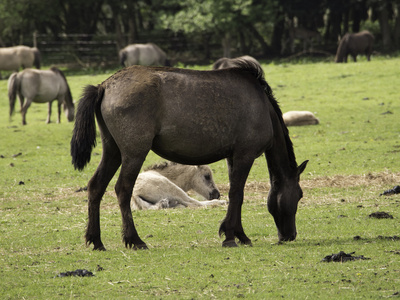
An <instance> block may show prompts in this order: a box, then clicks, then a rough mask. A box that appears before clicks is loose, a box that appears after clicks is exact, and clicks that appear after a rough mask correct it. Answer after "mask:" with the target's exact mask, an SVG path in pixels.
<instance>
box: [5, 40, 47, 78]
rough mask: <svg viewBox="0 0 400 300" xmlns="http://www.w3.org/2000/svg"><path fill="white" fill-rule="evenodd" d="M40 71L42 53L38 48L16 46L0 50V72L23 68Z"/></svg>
mask: <svg viewBox="0 0 400 300" xmlns="http://www.w3.org/2000/svg"><path fill="white" fill-rule="evenodd" d="M32 66H35V67H36V68H37V69H40V52H39V50H38V49H37V48H30V47H27V46H15V47H8V48H0V71H1V70H3V71H16V72H18V71H19V69H20V68H21V67H22V68H23V69H25V68H32Z"/></svg>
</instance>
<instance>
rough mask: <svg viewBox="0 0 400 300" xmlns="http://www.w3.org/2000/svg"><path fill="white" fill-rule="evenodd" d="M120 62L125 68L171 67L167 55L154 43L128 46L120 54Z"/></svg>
mask: <svg viewBox="0 0 400 300" xmlns="http://www.w3.org/2000/svg"><path fill="white" fill-rule="evenodd" d="M119 60H120V63H121V65H122V66H123V67H128V66H133V65H142V66H170V62H169V61H168V59H167V54H165V52H164V51H163V50H161V48H160V47H158V46H157V45H155V44H153V43H147V44H132V45H128V46H126V47H125V48H124V49H122V50H121V51H120V52H119Z"/></svg>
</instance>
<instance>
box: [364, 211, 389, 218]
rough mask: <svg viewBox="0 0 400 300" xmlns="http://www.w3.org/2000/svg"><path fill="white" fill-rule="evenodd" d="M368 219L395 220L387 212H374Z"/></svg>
mask: <svg viewBox="0 0 400 300" xmlns="http://www.w3.org/2000/svg"><path fill="white" fill-rule="evenodd" d="M368 217H370V218H375V219H393V216H392V215H391V214H388V213H387V212H384V211H377V212H374V213H372V214H370V215H369V216H368Z"/></svg>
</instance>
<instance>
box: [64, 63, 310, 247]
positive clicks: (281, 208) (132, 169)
mask: <svg viewBox="0 0 400 300" xmlns="http://www.w3.org/2000/svg"><path fill="white" fill-rule="evenodd" d="M95 117H96V119H97V124H98V127H99V129H100V133H101V140H102V144H103V155H102V158H101V161H100V163H99V165H98V167H97V170H96V172H95V173H94V175H93V177H92V178H91V179H90V181H89V183H88V188H87V190H88V212H89V217H88V225H87V229H86V235H85V237H86V243H87V244H93V245H94V250H105V247H104V245H103V242H102V241H101V236H100V202H101V199H102V197H103V195H104V192H105V191H106V188H107V185H108V184H109V182H110V181H111V179H112V177H113V176H114V174H115V173H116V171H117V170H118V169H119V167H120V166H121V168H120V172H119V177H118V180H117V183H116V185H115V191H116V194H117V198H118V202H119V206H120V210H121V215H122V236H123V242H124V243H125V246H126V247H133V248H135V249H147V245H146V243H145V242H144V241H143V240H142V239H141V238H140V237H139V234H138V232H137V231H136V228H135V225H134V222H133V218H132V211H131V205H130V203H131V197H132V190H133V188H134V185H135V181H136V178H137V177H138V175H139V172H140V169H141V167H142V164H143V162H144V160H145V158H146V156H147V154H148V152H149V151H150V150H152V151H154V152H155V153H156V154H158V155H159V156H161V157H163V158H165V159H167V160H170V161H174V162H177V163H181V164H187V165H204V164H209V163H212V162H215V161H218V160H221V159H224V158H226V161H227V165H228V173H229V181H230V188H229V204H228V209H227V213H226V216H225V218H224V220H223V221H222V223H221V225H220V229H219V233H220V235H222V234H224V235H225V240H224V241H223V243H222V245H223V246H224V247H236V246H237V243H236V240H235V239H236V238H237V239H238V240H239V242H240V243H241V244H244V245H251V240H250V239H249V238H248V237H247V235H246V234H245V232H244V229H243V226H242V218H241V211H242V204H243V196H244V187H245V183H246V180H247V177H248V174H249V172H250V169H251V167H252V165H253V163H254V160H255V159H256V158H257V157H259V156H260V155H262V154H265V157H266V160H267V162H268V170H269V173H270V181H271V189H270V191H269V194H268V210H269V212H270V213H271V214H272V216H273V217H274V221H275V224H276V227H277V229H278V237H279V240H280V241H292V240H294V239H295V238H296V235H297V231H296V212H297V206H298V202H299V200H300V199H301V198H302V196H303V193H302V190H301V187H300V184H299V179H300V174H301V173H302V172H303V171H304V169H305V168H306V165H307V162H308V161H304V162H303V163H302V164H301V165H300V166H298V165H297V163H296V158H295V154H294V151H293V144H292V142H291V140H290V137H289V133H288V130H287V127H286V126H285V123H284V122H283V119H282V112H281V110H280V108H279V105H278V103H277V101H276V100H275V98H274V96H273V93H272V90H271V88H270V86H269V85H268V83H267V82H266V81H265V79H264V74H263V71H262V69H261V68H260V66H259V64H255V63H252V62H249V61H247V60H241V62H240V63H239V62H237V63H236V68H228V69H221V70H210V71H197V70H188V69H177V68H165V67H164V68H163V67H146V66H131V67H128V68H124V69H122V70H120V71H118V72H117V73H115V74H114V75H112V76H111V77H109V78H108V79H106V80H105V81H104V82H103V83H101V84H99V85H98V86H92V85H89V86H87V87H86V88H85V91H84V93H83V96H82V98H81V99H80V101H79V105H78V109H77V114H76V121H75V127H74V130H73V135H72V138H71V156H72V164H73V165H74V167H75V169H78V170H83V169H84V167H85V166H86V164H87V163H88V162H89V161H90V157H91V152H92V150H93V147H94V146H95V144H96V120H95Z"/></svg>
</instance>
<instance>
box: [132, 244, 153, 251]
mask: <svg viewBox="0 0 400 300" xmlns="http://www.w3.org/2000/svg"><path fill="white" fill-rule="evenodd" d="M133 249H134V250H147V249H149V248H148V247H147V245H146V244H139V245H135V246H134V247H133Z"/></svg>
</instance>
